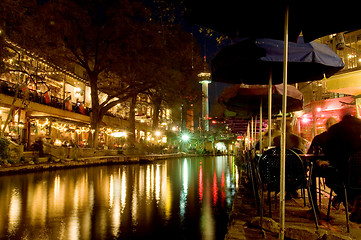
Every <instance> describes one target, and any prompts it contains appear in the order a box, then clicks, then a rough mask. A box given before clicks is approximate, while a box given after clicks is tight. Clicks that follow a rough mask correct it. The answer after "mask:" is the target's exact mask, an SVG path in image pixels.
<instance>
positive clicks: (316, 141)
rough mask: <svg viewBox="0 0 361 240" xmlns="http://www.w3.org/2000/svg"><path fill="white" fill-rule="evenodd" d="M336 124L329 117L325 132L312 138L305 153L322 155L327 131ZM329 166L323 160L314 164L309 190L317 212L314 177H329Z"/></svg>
mask: <svg viewBox="0 0 361 240" xmlns="http://www.w3.org/2000/svg"><path fill="white" fill-rule="evenodd" d="M336 123H337V120H336V119H335V118H334V117H329V118H328V119H327V120H326V122H325V127H326V131H324V132H323V133H321V134H319V135H316V136H315V137H314V138H313V140H312V142H311V146H310V148H309V149H308V151H307V153H308V154H324V149H325V148H326V142H327V139H328V137H329V132H328V130H329V129H330V127H331V126H333V125H334V124H336ZM329 165H330V163H329V161H327V160H325V159H317V160H316V161H315V162H314V167H313V171H312V176H311V177H312V180H311V186H310V188H311V194H312V198H313V202H314V203H315V207H316V211H318V208H317V206H316V205H317V204H316V203H317V191H316V177H324V178H326V177H327V176H328V175H329V173H328V171H330V168H328V166H329ZM331 171H332V170H331ZM327 185H328V184H327Z"/></svg>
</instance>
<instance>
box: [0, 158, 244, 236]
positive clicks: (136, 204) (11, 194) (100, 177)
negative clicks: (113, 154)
mask: <svg viewBox="0 0 361 240" xmlns="http://www.w3.org/2000/svg"><path fill="white" fill-rule="evenodd" d="M236 173H237V171H236V169H235V166H234V163H233V158H231V157H199V158H182V159H170V160H166V161H157V162H154V163H152V164H140V165H138V164H134V165H111V166H99V167H87V168H77V169H70V170H57V171H50V172H40V173H30V174H22V175H14V176H2V177H0V239H24V240H25V239H72V240H73V239H75V240H76V239H171V240H172V239H224V236H225V233H226V231H227V223H228V216H229V212H230V210H231V206H232V202H233V196H234V194H235V191H236V187H237V186H236V178H237V177H238V176H237V174H236Z"/></svg>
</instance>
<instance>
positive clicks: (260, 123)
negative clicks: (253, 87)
mask: <svg viewBox="0 0 361 240" xmlns="http://www.w3.org/2000/svg"><path fill="white" fill-rule="evenodd" d="M262 117H263V116H262V98H261V102H260V107H259V151H260V153H261V154H262V153H263V146H262V145H263V139H262Z"/></svg>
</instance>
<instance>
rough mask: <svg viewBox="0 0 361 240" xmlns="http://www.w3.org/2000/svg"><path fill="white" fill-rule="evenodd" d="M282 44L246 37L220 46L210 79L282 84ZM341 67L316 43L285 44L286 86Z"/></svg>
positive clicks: (335, 70) (316, 77) (315, 77)
mask: <svg viewBox="0 0 361 240" xmlns="http://www.w3.org/2000/svg"><path fill="white" fill-rule="evenodd" d="M283 53H284V42H283V41H281V40H274V39H268V38H248V39H242V40H241V41H239V42H237V43H235V44H232V45H229V46H226V47H223V48H222V49H221V50H220V51H219V52H218V53H217V55H216V56H215V57H214V58H213V59H212V80H213V81H216V82H227V83H241V82H242V83H246V84H268V83H269V75H270V71H272V83H273V84H280V83H282V82H283ZM343 67H344V63H343V62H342V59H341V58H340V57H339V56H338V55H337V54H336V53H335V52H334V51H332V49H331V48H329V47H328V46H326V45H324V44H320V43H317V42H310V43H304V42H303V37H302V36H301V37H299V39H298V43H294V42H289V43H288V79H289V81H288V83H298V82H307V81H314V80H320V79H323V78H324V77H327V78H328V77H330V76H332V75H333V74H334V73H336V72H338V71H339V70H341V69H342V68H343Z"/></svg>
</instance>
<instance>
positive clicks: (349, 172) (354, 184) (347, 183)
mask: <svg viewBox="0 0 361 240" xmlns="http://www.w3.org/2000/svg"><path fill="white" fill-rule="evenodd" d="M336 173H338V178H339V179H342V181H341V182H340V183H337V184H334V185H333V186H332V188H331V191H330V198H329V202H328V209H327V220H329V217H330V210H331V200H332V193H333V191H334V189H335V188H336V187H340V188H343V190H344V198H345V201H344V205H345V210H346V227H347V232H350V224H349V209H348V199H349V198H351V199H355V198H356V197H357V196H361V149H359V150H358V151H357V152H355V153H353V154H352V155H351V156H350V158H349V160H348V162H347V166H346V170H345V171H344V172H343V173H340V172H338V171H336Z"/></svg>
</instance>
